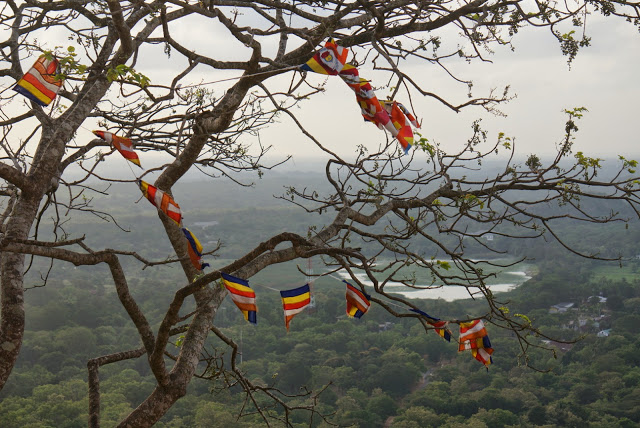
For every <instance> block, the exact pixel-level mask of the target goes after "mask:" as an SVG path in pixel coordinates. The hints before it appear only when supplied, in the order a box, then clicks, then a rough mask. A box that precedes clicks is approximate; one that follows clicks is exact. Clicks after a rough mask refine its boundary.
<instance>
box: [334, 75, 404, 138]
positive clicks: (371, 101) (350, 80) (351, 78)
mask: <svg viewBox="0 0 640 428" xmlns="http://www.w3.org/2000/svg"><path fill="white" fill-rule="evenodd" d="M340 77H341V78H342V80H343V81H344V82H345V83H346V84H347V85H348V86H349V87H350V88H351V89H353V92H355V94H356V101H357V102H358V105H359V106H360V113H361V114H362V117H363V118H364V120H365V121H367V122H371V123H373V124H374V125H376V126H377V127H378V128H380V129H384V128H386V129H387V130H388V131H389V132H390V133H391V135H393V136H396V134H397V133H398V131H397V130H396V128H395V126H393V124H392V123H391V118H390V117H389V113H388V112H387V111H386V110H385V109H384V108H383V106H382V104H381V103H380V101H379V100H378V98H377V97H376V94H375V92H374V90H373V87H372V86H371V83H369V81H368V80H366V79H363V78H361V77H360V74H359V72H358V69H357V68H356V67H355V66H353V65H351V64H345V66H344V68H343V69H342V71H341V72H340Z"/></svg>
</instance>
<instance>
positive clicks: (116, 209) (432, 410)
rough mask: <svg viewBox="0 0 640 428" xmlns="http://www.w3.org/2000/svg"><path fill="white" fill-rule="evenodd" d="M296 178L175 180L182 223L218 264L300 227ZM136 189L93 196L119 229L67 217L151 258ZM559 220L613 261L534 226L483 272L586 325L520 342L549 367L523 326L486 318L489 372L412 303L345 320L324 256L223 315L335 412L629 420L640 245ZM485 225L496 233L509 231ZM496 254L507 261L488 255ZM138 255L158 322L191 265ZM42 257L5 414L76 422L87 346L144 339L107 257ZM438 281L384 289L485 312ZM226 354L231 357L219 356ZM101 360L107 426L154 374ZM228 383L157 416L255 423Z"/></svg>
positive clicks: (433, 304)
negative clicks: (146, 261)
mask: <svg viewBox="0 0 640 428" xmlns="http://www.w3.org/2000/svg"><path fill="white" fill-rule="evenodd" d="M290 177H291V176H290V175H289V174H282V175H279V174H275V175H274V176H266V177H264V178H262V179H261V180H258V181H256V187H255V188H246V189H240V190H238V189H237V188H236V187H232V186H231V185H228V186H227V185H220V184H215V182H214V184H212V182H207V183H204V182H197V181H195V182H189V183H187V184H185V187H183V188H178V189H177V190H176V191H175V194H176V195H179V196H177V197H179V200H180V201H181V204H182V205H183V206H184V207H185V208H186V209H185V211H186V214H185V222H188V223H189V224H190V227H191V228H192V230H194V231H195V233H196V234H197V235H198V236H200V238H201V240H202V241H203V244H204V245H205V251H206V247H207V246H213V245H214V243H217V241H218V240H220V241H221V243H222V247H221V250H220V251H219V257H220V258H213V257H211V256H205V259H207V261H209V262H210V263H211V264H212V267H211V269H216V266H222V265H224V264H225V263H227V262H228V261H229V260H228V259H227V258H229V259H230V258H232V257H235V256H237V255H238V254H240V253H242V252H243V251H246V250H248V249H249V248H251V246H252V245H255V244H256V243H257V242H260V239H261V238H262V237H267V236H268V235H271V234H273V233H274V232H277V231H278V230H280V229H282V230H284V228H285V227H286V228H287V229H288V230H297V231H298V232H299V233H304V231H305V230H306V228H307V227H308V222H307V220H308V218H309V216H308V215H306V214H305V213H303V212H301V211H302V210H301V209H300V208H298V207H296V206H292V205H291V204H288V203H286V202H285V201H282V200H279V199H276V198H273V196H272V195H274V194H278V193H280V194H282V193H283V190H284V189H285V188H284V187H283V186H286V185H287V184H288V183H289V180H290ZM320 183H321V181H320V176H319V175H314V174H306V175H301V176H300V179H297V180H296V185H298V186H309V187H314V186H315V187H319V188H320V190H321V184H320ZM194 189H197V190H198V191H197V192H196V191H194ZM182 190H184V193H181V191H182ZM187 190H189V191H187ZM138 192H139V191H138V189H137V188H136V186H135V185H134V184H126V183H125V184H117V185H114V186H113V187H112V188H111V189H110V190H109V196H105V195H101V196H99V197H96V198H95V200H94V205H95V206H96V208H106V207H107V206H108V208H109V209H110V212H112V213H114V216H115V218H116V219H117V221H118V222H119V224H120V226H121V227H122V228H124V229H127V230H129V232H125V231H122V230H120V229H118V228H117V227H115V226H114V224H113V223H112V222H105V221H102V220H100V219H98V218H96V217H93V216H87V215H76V214H73V216H74V217H72V220H71V221H70V223H69V224H72V225H73V228H74V230H75V231H76V232H75V233H78V234H80V233H82V231H83V229H85V230H87V231H89V230H90V231H91V232H92V233H91V236H89V235H88V236H87V239H88V244H89V245H91V246H95V247H96V248H100V247H101V246H111V245H115V244H117V245H119V246H120V247H124V248H128V249H130V250H132V251H136V252H139V253H140V254H142V255H144V256H145V257H151V258H156V259H158V258H160V259H161V258H162V257H166V256H167V255H168V254H169V246H168V243H166V242H165V241H164V239H166V238H161V237H160V236H161V235H157V234H155V233H154V228H156V227H157V226H158V225H157V222H158V221H159V220H158V219H157V216H156V214H155V212H154V210H149V209H148V208H149V207H147V206H146V205H143V204H142V203H138V204H136V201H137V200H138V198H139V196H138V195H139V193H138ZM143 202H144V201H143ZM187 207H188V208H187ZM605 208H606V207H605ZM549 209H554V208H553V207H549ZM312 218H316V217H312ZM322 221H323V217H322V216H317V226H318V227H321V226H322ZM562 232H563V234H564V235H565V236H566V237H568V239H575V240H576V243H577V244H578V246H580V245H584V246H585V247H587V246H593V245H594V242H597V243H598V245H601V246H602V248H603V250H602V251H603V252H607V251H608V252H610V253H611V254H617V253H619V254H621V255H622V256H623V257H624V261H623V262H622V263H621V264H611V263H604V262H595V261H592V260H587V259H582V258H579V257H577V256H574V255H568V254H567V253H566V252H563V251H561V250H560V249H558V248H556V247H557V244H555V243H553V242H551V241H544V240H542V239H539V240H534V241H526V245H522V244H521V243H517V242H516V243H513V242H504V248H505V249H506V250H510V252H508V254H507V257H503V258H502V262H504V263H506V262H511V261H516V260H518V259H520V258H523V257H528V259H527V260H526V261H523V262H520V263H518V264H516V265H514V266H510V267H508V268H506V269H504V270H503V271H500V270H499V269H497V268H493V269H494V270H495V273H496V276H495V278H492V279H491V281H490V282H489V284H490V285H491V284H493V286H494V287H496V290H495V291H496V292H497V291H500V293H499V294H498V299H499V300H500V301H501V302H504V304H505V306H507V307H508V308H509V309H510V310H511V311H515V312H517V313H522V314H524V315H526V316H527V317H529V318H530V319H531V320H532V321H533V322H534V323H535V324H536V325H537V326H539V327H541V328H542V331H543V332H544V333H545V334H548V335H549V336H552V337H554V338H557V339H558V340H565V341H570V342H572V341H573V340H576V339H580V340H579V341H578V342H576V343H568V344H564V343H554V342H551V343H545V342H543V341H542V340H541V339H539V338H532V339H531V340H532V343H533V344H535V345H543V346H546V347H548V348H550V349H551V350H542V349H535V348H530V349H528V350H527V356H526V358H527V359H528V361H529V363H530V364H531V365H532V366H534V367H536V368H538V369H540V370H542V372H538V371H534V370H533V369H531V368H527V367H525V366H524V365H523V362H524V360H523V359H521V357H519V355H520V354H521V352H522V349H519V348H518V343H517V341H516V340H515V339H514V338H513V337H512V336H511V334H510V333H509V332H508V331H505V330H502V329H495V328H492V326H491V324H488V330H489V334H490V338H491V341H492V343H493V346H494V349H495V354H494V364H493V365H491V366H490V368H489V370H485V368H484V367H483V366H482V364H480V363H478V362H477V361H475V360H473V358H472V357H471V356H470V355H469V354H467V353H460V354H458V352H457V345H456V344H455V343H447V342H445V341H444V340H443V339H442V338H440V337H438V336H437V335H436V334H434V333H433V332H428V333H426V332H425V331H424V329H423V328H422V326H421V325H420V324H419V323H418V322H417V321H416V319H415V318H395V317H392V316H391V315H389V314H388V313H386V312H385V311H384V310H383V309H382V308H380V307H376V305H375V304H374V305H373V307H372V309H371V310H370V311H369V312H368V313H367V314H365V316H363V317H362V318H361V319H360V320H357V319H348V318H346V315H345V302H344V284H343V283H341V282H340V280H341V279H342V278H344V277H345V275H344V273H341V272H337V273H332V274H331V275H330V276H320V275H322V274H324V273H326V272H327V269H326V268H325V267H324V266H323V264H322V261H321V260H320V259H319V258H318V259H315V258H314V259H312V260H311V261H306V262H302V263H297V264H296V263H287V264H285V265H274V266H271V267H269V268H268V269H265V270H264V271H263V272H261V273H260V274H259V275H257V276H256V277H254V278H251V280H250V281H251V285H252V287H254V288H255V289H256V293H257V298H258V305H259V311H258V325H257V326H255V327H251V326H249V325H248V324H246V323H245V321H244V320H243V319H242V315H241V314H240V312H239V311H238V310H237V309H236V308H235V307H234V306H233V304H232V303H231V302H230V300H229V299H228V298H227V299H226V300H225V302H224V303H223V306H222V308H221V311H220V312H219V315H218V317H217V319H216V324H217V325H218V326H219V328H221V329H222V330H223V331H224V332H225V333H226V334H227V335H229V336H230V337H233V338H234V340H235V341H236V342H237V343H238V344H239V346H240V353H241V358H242V369H243V370H244V371H246V373H247V376H248V377H249V378H250V379H253V380H254V381H255V382H259V383H264V384H265V385H274V386H277V387H279V388H281V389H282V390H283V391H284V392H286V393H296V392H300V391H301V390H300V388H301V387H306V388H309V389H310V390H311V389H313V390H314V391H320V390H321V389H322V388H323V387H324V386H326V385H328V387H327V388H326V389H324V391H323V392H322V393H321V394H320V396H319V397H318V400H319V409H320V410H321V411H322V412H323V413H324V414H333V416H331V417H329V419H330V420H333V421H335V422H337V423H338V424H339V425H340V426H351V425H353V426H355V425H358V426H361V427H365V426H371V427H373V426H383V425H384V426H391V427H427V426H433V427H462V426H465V427H485V426H487V427H508V426H513V427H515V426H548V427H551V426H567V427H571V426H575V427H584V426H593V427H619V426H623V427H627V426H628V427H631V426H637V424H638V423H640V412H639V409H640V398H639V397H640V369H638V365H639V364H640V352H639V351H640V334H639V333H638V331H637V325H638V322H640V312H639V310H638V308H639V307H640V305H638V302H640V260H638V259H637V258H636V254H637V253H640V249H639V248H638V246H637V242H639V241H638V238H639V236H638V235H639V234H640V230H639V229H638V228H637V223H634V224H632V226H631V227H629V228H628V229H626V228H625V227H624V225H622V224H620V225H615V224H614V225H609V226H606V227H603V226H588V225H587V226H585V225H573V226H572V225H569V226H567V227H566V228H565V229H563V230H562ZM604 236H606V237H607V238H604ZM493 239H494V243H497V244H499V242H498V241H499V240H500V239H501V238H500V237H498V236H494V237H493ZM581 240H582V241H584V242H582V241H581ZM469 252H470V254H469V255H468V257H471V258H474V257H475V256H474V247H473V246H471V247H470V250H469ZM475 253H476V255H477V257H478V259H481V258H484V257H486V254H485V253H484V252H483V251H480V249H477V251H476V252H475ZM501 257H502V256H501ZM492 260H493V261H494V262H497V261H499V260H500V259H498V258H495V256H494V258H492ZM384 262H385V261H384V259H381V260H380V263H384ZM141 267H142V265H141V264H140V263H139V262H137V261H135V260H129V261H128V262H127V264H126V269H127V274H128V275H129V277H130V280H129V283H130V288H131V291H132V293H133V295H134V296H135V297H136V298H137V299H139V302H140V304H141V306H142V307H143V308H144V309H145V310H146V311H148V313H149V314H150V315H149V316H150V318H151V320H152V321H153V323H154V324H156V323H158V322H159V321H160V320H159V319H158V318H157V317H159V316H161V314H162V308H163V307H164V306H166V304H167V303H168V302H169V301H170V299H171V298H172V295H173V290H176V289H177V288H178V287H179V286H181V285H183V282H184V280H183V279H182V274H181V273H180V270H179V269H178V268H172V267H163V266H159V267H155V268H154V267H150V268H146V269H144V270H142V269H141ZM47 269H48V264H47V263H45V262H43V261H42V260H40V261H37V262H35V263H34V265H33V266H32V268H31V270H30V272H29V277H28V278H29V280H28V281H27V283H26V284H27V285H28V286H32V287H34V288H31V289H29V290H28V291H27V294H26V304H27V311H28V312H29V314H30V316H29V318H28V320H27V333H26V335H25V343H24V347H23V351H22V353H21V355H20V359H19V362H18V365H17V367H16V369H15V372H14V374H13V376H14V378H13V382H11V383H10V384H8V385H7V386H6V388H5V389H4V390H3V391H2V393H1V395H0V398H1V401H0V425H1V426H2V427H16V428H24V427H44V426H52V427H81V426H86V411H87V410H86V409H87V405H88V403H87V398H86V390H87V383H86V377H87V373H86V362H87V360H88V359H89V358H93V357H95V356H99V355H103V354H106V353H109V352H113V351H116V350H118V349H122V348H127V347H136V346H138V339H137V336H136V334H135V333H134V332H133V330H132V329H133V326H132V325H131V323H130V321H129V320H128V318H127V316H126V313H125V312H124V311H123V309H122V307H121V306H120V304H119V302H118V300H117V298H116V296H115V290H114V288H113V286H112V285H111V284H110V282H109V281H108V280H106V277H105V275H104V268H99V267H98V268H89V267H78V268H75V267H73V266H72V265H70V264H64V263H61V262H56V269H54V270H52V271H51V273H50V275H49V277H48V279H47V283H46V286H44V287H40V286H39V285H42V283H43V279H42V278H43V277H44V276H45V274H46V272H47ZM308 274H310V275H312V276H311V277H308ZM318 276H319V277H318ZM398 276H402V277H406V278H413V280H414V283H415V284H416V285H418V286H419V285H431V286H437V285H439V284H437V282H433V281H432V280H431V278H430V276H429V275H427V274H425V273H423V272H421V271H419V270H418V271H415V270H413V271H412V270H411V269H406V271H400V272H399V274H398ZM309 279H311V280H312V282H313V294H314V296H315V299H314V300H315V305H314V307H313V308H311V309H308V310H307V311H305V313H302V314H300V315H298V316H297V317H296V318H294V319H293V321H292V324H291V331H290V332H289V333H287V332H286V330H285V328H284V321H283V314H282V306H281V303H280V299H279V295H278V293H277V290H280V289H285V288H290V287H292V286H298V285H302V284H304V283H305V282H306V281H307V280H309ZM448 288H451V287H444V288H442V289H434V290H422V291H416V290H412V289H410V288H406V287H404V286H401V285H398V284H387V286H386V291H387V292H389V293H402V294H404V295H405V296H409V297H416V298H423V299H419V300H414V302H415V304H416V305H418V306H419V307H420V308H422V309H423V310H424V311H426V312H428V313H429V314H431V315H432V316H435V317H440V318H442V319H456V318H462V317H465V316H480V315H482V314H483V312H484V310H485V309H484V306H483V305H484V303H483V301H482V300H478V301H473V300H469V299H466V300H459V299H460V298H461V297H467V298H468V295H466V296H465V295H464V293H465V292H466V291H465V290H464V289H462V290H458V291H457V292H455V293H454V294H451V293H449V292H448V291H447V289H448ZM458 288H459V287H458ZM490 288H491V287H490ZM443 290H444V291H443ZM461 292H462V293H461ZM594 296H595V297H594ZM567 302H570V303H573V307H571V308H570V309H569V310H567V311H566V312H557V311H555V312H554V309H553V308H552V307H553V306H554V305H556V304H559V303H567ZM154 308H158V310H157V311H155V310H154ZM154 314H155V315H154ZM154 316H155V317H156V318H155V320H154V318H153V317H154ZM454 330H455V329H454ZM453 333H454V337H455V336H457V332H456V331H454V332H453ZM221 345H222V344H221V343H218V342H216V340H213V339H210V344H209V345H208V346H207V350H208V352H210V353H211V354H215V353H216V352H223V353H224V351H223V349H224V347H223V346H221ZM175 349H176V351H177V350H178V347H177V345H176V348H175ZM216 349H218V351H216ZM554 354H555V355H554ZM220 357H221V360H220V361H221V362H222V361H225V359H227V358H228V353H224V354H220ZM100 375H101V381H102V384H101V392H102V394H103V401H102V415H103V416H102V417H103V425H104V426H112V425H114V424H115V423H116V422H117V421H118V420H119V418H121V417H122V416H123V415H124V414H126V413H128V412H130V411H131V410H132V409H133V408H134V407H135V406H137V404H138V403H139V400H141V399H142V397H144V396H145V395H146V394H147V393H148V392H149V391H150V390H151V389H152V388H153V379H152V377H151V374H150V373H149V371H148V368H146V366H145V365H144V364H143V362H142V361H137V360H133V361H127V362H122V363H119V364H115V365H110V366H106V367H104V368H103V370H101V373H100ZM218 382H219V381H218ZM220 386H221V385H220V384H219V383H217V382H208V381H206V380H203V379H194V381H193V382H192V384H191V386H190V394H189V395H188V396H187V397H186V398H184V399H183V400H181V401H179V402H178V404H176V405H175V406H174V407H173V408H172V409H171V411H169V413H168V414H167V415H166V416H165V417H164V418H163V419H162V421H161V423H159V424H158V426H161V427H185V426H194V427H227V426H230V424H235V426H255V424H258V423H259V419H257V417H256V416H255V415H253V416H252V415H248V416H245V417H242V418H240V419H239V420H238V421H237V422H236V417H237V415H238V414H239V413H240V412H241V409H242V406H243V400H244V394H243V393H242V392H241V391H240V390H238V389H237V388H235V387H232V388H230V389H224V388H223V389H220V388H219V387H220ZM301 400H302V399H301ZM245 411H248V410H247V409H245ZM274 411H275V410H274ZM249 413H250V412H249ZM308 418H309V415H308V414H306V413H305V412H302V411H300V412H299V414H297V413H296V414H295V415H294V419H295V420H296V421H297V422H296V423H297V424H299V426H308V425H309V423H311V424H312V425H313V426H326V424H325V423H323V422H322V421H321V420H320V419H319V418H316V419H314V420H313V421H311V422H310V421H309V419H308Z"/></svg>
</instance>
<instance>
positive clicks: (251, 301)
mask: <svg viewBox="0 0 640 428" xmlns="http://www.w3.org/2000/svg"><path fill="white" fill-rule="evenodd" d="M220 274H221V275H222V282H223V283H224V286H225V288H226V289H227V290H228V291H229V295H231V299H232V300H233V303H235V304H236V306H237V307H238V309H240V311H242V314H243V315H244V319H245V320H247V321H249V322H250V323H251V324H257V323H258V320H257V318H256V312H257V311H258V308H257V306H256V293H255V291H253V290H252V289H251V288H250V287H249V281H246V280H244V279H240V278H236V277H235V276H232V275H228V274H226V273H223V272H220Z"/></svg>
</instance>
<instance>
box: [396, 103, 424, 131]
mask: <svg viewBox="0 0 640 428" xmlns="http://www.w3.org/2000/svg"><path fill="white" fill-rule="evenodd" d="M398 107H400V110H402V112H403V113H404V115H405V116H407V119H409V122H411V124H412V125H413V126H415V127H416V128H418V129H420V123H419V122H418V119H416V118H415V117H414V116H413V114H411V112H410V111H409V109H408V108H406V107H405V106H404V105H403V104H402V103H398Z"/></svg>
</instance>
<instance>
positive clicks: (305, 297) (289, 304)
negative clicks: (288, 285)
mask: <svg viewBox="0 0 640 428" xmlns="http://www.w3.org/2000/svg"><path fill="white" fill-rule="evenodd" d="M280 297H281V298H282V307H283V309H284V324H285V326H286V327H287V331H289V323H290V322H291V319H292V318H293V317H294V316H295V315H297V314H299V313H300V312H302V311H303V310H304V308H306V307H307V306H308V305H309V303H311V289H310V288H309V284H305V285H303V286H302V287H298V288H294V289H293V290H282V291H280Z"/></svg>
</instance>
